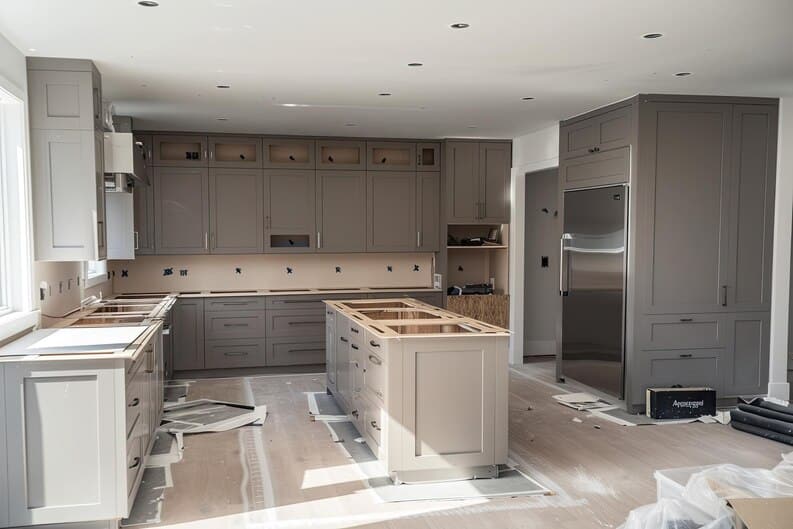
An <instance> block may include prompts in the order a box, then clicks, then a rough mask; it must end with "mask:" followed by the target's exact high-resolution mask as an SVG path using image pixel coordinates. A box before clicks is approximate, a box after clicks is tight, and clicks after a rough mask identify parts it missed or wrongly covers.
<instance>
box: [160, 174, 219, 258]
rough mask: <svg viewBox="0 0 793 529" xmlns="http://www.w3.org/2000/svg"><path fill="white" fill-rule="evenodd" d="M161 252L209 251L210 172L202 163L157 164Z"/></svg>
mask: <svg viewBox="0 0 793 529" xmlns="http://www.w3.org/2000/svg"><path fill="white" fill-rule="evenodd" d="M154 218H155V219H156V222H155V230H154V243H155V247H156V249H157V253H158V254H204V253H209V175H208V172H207V169H203V168H199V167H155V169H154Z"/></svg>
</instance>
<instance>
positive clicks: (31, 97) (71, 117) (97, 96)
mask: <svg viewBox="0 0 793 529" xmlns="http://www.w3.org/2000/svg"><path fill="white" fill-rule="evenodd" d="M27 63H28V101H29V103H28V105H29V109H30V127H31V128H34V129H55V130H102V80H101V76H100V75H99V71H98V70H97V69H96V67H95V66H94V64H93V62H92V61H90V60H81V59H49V58H38V57H28V59H27Z"/></svg>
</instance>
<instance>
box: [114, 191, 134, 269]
mask: <svg viewBox="0 0 793 529" xmlns="http://www.w3.org/2000/svg"><path fill="white" fill-rule="evenodd" d="M134 199H135V197H134V196H133V195H132V194H131V193H108V194H107V258H108V259H134V258H135V227H134V219H135V206H134Z"/></svg>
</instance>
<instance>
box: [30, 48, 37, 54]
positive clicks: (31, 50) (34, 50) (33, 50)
mask: <svg viewBox="0 0 793 529" xmlns="http://www.w3.org/2000/svg"><path fill="white" fill-rule="evenodd" d="M28 51H29V52H31V53H36V52H37V51H38V50H37V49H36V48H28Z"/></svg>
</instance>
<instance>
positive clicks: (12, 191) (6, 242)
mask: <svg viewBox="0 0 793 529" xmlns="http://www.w3.org/2000/svg"><path fill="white" fill-rule="evenodd" d="M5 86H7V85H6V84H5V82H4V80H3V79H2V78H0V340H4V339H6V338H8V337H10V336H13V335H14V334H17V333H19V332H22V331H24V330H25V329H28V328H30V327H32V326H34V325H36V324H37V323H38V313H37V312H36V311H34V304H33V283H32V268H33V259H32V254H31V239H32V236H31V220H30V219H31V214H30V178H29V177H28V157H27V152H28V150H27V148H26V145H27V134H26V125H25V124H26V120H25V114H26V112H25V103H24V102H23V101H22V100H21V99H20V98H19V97H17V96H15V95H14V94H13V93H12V92H10V91H9V90H7V89H6V88H5Z"/></svg>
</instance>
